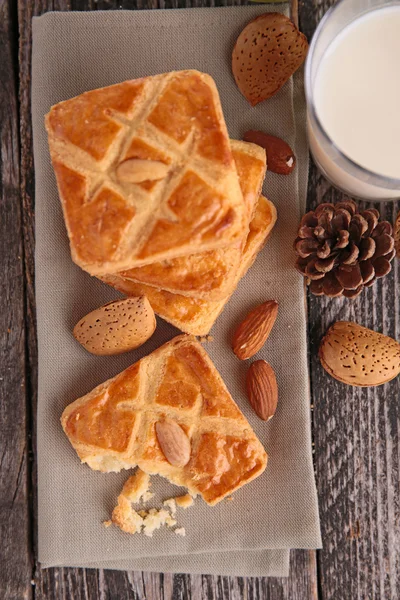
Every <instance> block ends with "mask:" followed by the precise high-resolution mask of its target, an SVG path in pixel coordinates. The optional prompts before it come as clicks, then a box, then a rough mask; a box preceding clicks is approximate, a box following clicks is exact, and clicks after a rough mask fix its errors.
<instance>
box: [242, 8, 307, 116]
mask: <svg viewBox="0 0 400 600" xmlns="http://www.w3.org/2000/svg"><path fill="white" fill-rule="evenodd" d="M307 50H308V42H307V39H306V37H305V36H304V35H303V34H302V33H300V31H299V30H298V29H297V27H296V26H295V25H294V23H293V22H292V21H291V20H290V19H288V18H287V17H285V16H284V15H282V14H281V13H266V14H263V15H261V16H259V17H257V18H256V19H253V20H252V21H250V23H248V24H247V25H246V27H245V28H244V29H243V31H242V32H241V34H240V35H239V37H238V39H237V41H236V44H235V47H234V49H233V54H232V71H233V76H234V78H235V81H236V83H237V86H238V88H239V89H240V91H241V92H242V94H243V96H244V97H245V98H246V99H247V100H248V101H249V102H250V104H251V105H252V106H255V105H256V104H258V103H259V102H262V101H263V100H267V98H271V96H273V95H274V94H276V92H277V91H278V90H279V89H280V88H281V87H282V86H283V84H284V83H286V81H287V80H288V79H289V77H290V76H291V75H293V73H294V72H295V71H297V69H298V68H299V67H300V66H301V65H302V64H303V62H304V59H305V57H306V54H307Z"/></svg>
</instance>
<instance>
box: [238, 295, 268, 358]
mask: <svg viewBox="0 0 400 600" xmlns="http://www.w3.org/2000/svg"><path fill="white" fill-rule="evenodd" d="M277 316H278V303H277V301H276V300H268V301H267V302H264V303H263V304H260V305H259V306H257V307H256V308H254V309H253V310H252V311H251V312H249V314H248V315H247V316H246V318H245V319H244V321H242V323H240V325H239V326H238V327H237V329H236V331H235V333H234V335H233V340H232V349H233V351H234V353H235V354H236V356H237V357H238V358H240V359H241V360H246V359H248V358H251V357H252V356H254V355H255V354H256V353H257V352H258V351H259V350H260V349H261V348H262V347H263V346H264V344H265V342H266V341H267V338H268V336H269V334H270V333H271V330H272V328H273V326H274V323H275V321H276V317H277Z"/></svg>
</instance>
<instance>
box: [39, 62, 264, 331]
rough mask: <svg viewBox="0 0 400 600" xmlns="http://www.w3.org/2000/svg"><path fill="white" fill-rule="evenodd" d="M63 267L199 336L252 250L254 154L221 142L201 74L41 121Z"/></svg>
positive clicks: (127, 89)
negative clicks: (67, 251) (59, 214)
mask: <svg viewBox="0 0 400 600" xmlns="http://www.w3.org/2000/svg"><path fill="white" fill-rule="evenodd" d="M46 127H47V131H48V135H49V145H50V153H51V158H52V162H53V166H54V170H55V173H56V178H57V184H58V189H59V194H60V197H61V202H62V207H63V212H64V218H65V222H66V226H67V230H68V235H69V239H70V246H71V254H72V258H73V260H74V261H75V262H76V264H78V265H79V266H80V267H82V268H83V269H85V270H86V271H87V272H89V273H90V274H92V275H95V276H97V277H99V278H100V279H102V280H103V281H105V282H107V283H108V284H110V285H112V286H114V287H115V288H117V289H118V290H120V291H122V292H123V293H125V294H127V295H135V296H137V295H146V296H147V297H148V299H149V301H150V303H151V305H152V306H153V309H154V311H155V312H156V313H158V314H159V315H160V316H161V317H163V318H164V319H165V320H167V321H169V322H170V323H172V324H174V325H176V326H177V327H178V328H179V329H181V330H182V331H185V332H188V333H192V334H195V335H204V334H206V333H208V332H209V330H210V328H211V327H212V325H213V323H214V321H215V319H216V318H217V316H218V315H219V313H220V312H221V311H222V309H223V307H224V305H225V304H226V302H227V300H228V299H229V297H230V295H231V294H232V293H233V291H234V289H235V287H236V285H237V283H238V281H239V279H240V278H241V277H242V276H243V275H244V273H245V272H246V271H247V269H248V268H249V266H250V265H251V264H252V262H253V261H254V259H255V258H256V256H257V253H258V252H259V251H260V249H261V248H262V246H263V243H264V242H265V240H266V238H267V236H268V234H269V232H270V231H271V229H272V227H273V225H274V223H275V220H276V211H275V208H274V206H273V205H272V204H271V202H269V201H268V200H267V199H265V198H263V197H260V191H261V186H262V182H263V179H264V174H265V169H266V157H265V151H264V150H263V149H262V148H260V147H259V146H256V145H254V144H249V143H245V142H236V141H230V140H229V137H228V133H227V129H226V125H225V121H224V117H223V113H222V109H221V104H220V100H219V96H218V92H217V89H216V86H215V83H214V81H213V80H212V78H211V77H210V76H209V75H206V74H203V73H199V72H197V71H180V72H172V73H167V74H163V75H157V76H154V77H146V78H143V79H138V80H133V81H126V82H123V83H120V84H117V85H114V86H110V87H107V88H102V89H98V90H93V91H91V92H86V93H84V94H82V95H80V96H77V97H76V98H73V99H71V100H67V101H65V102H61V103H59V104H57V105H55V106H53V107H52V109H51V111H50V113H49V114H48V115H47V117H46Z"/></svg>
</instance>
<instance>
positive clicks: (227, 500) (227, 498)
mask: <svg viewBox="0 0 400 600" xmlns="http://www.w3.org/2000/svg"><path fill="white" fill-rule="evenodd" d="M225 500H226V502H232V500H233V496H227V497H226V498H225Z"/></svg>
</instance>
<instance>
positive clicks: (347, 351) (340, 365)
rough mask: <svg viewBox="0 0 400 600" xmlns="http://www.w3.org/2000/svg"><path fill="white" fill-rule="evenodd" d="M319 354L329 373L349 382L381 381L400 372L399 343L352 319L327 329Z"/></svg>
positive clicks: (358, 384)
mask: <svg viewBox="0 0 400 600" xmlns="http://www.w3.org/2000/svg"><path fill="white" fill-rule="evenodd" d="M319 358H320V361H321V364H322V366H323V367H324V369H325V371H326V372H327V373H329V375H331V376H332V377H334V378H335V379H337V380H338V381H341V382H342V383H347V384H348V385H354V386H360V387H372V386H376V385H382V384H383V383H386V382H387V381H390V380H391V379H394V378H395V377H397V375H398V374H399V373H400V344H399V343H398V342H396V340H394V339H392V338H390V337H388V336H386V335H383V334H382V333H378V332H377V331H373V330H372V329H367V328H366V327H362V326H361V325H358V324H357V323H353V322H351V321H338V322H337V323H335V324H334V325H332V327H330V328H329V329H328V331H327V333H326V335H325V337H324V338H323V340H322V342H321V345H320V348H319Z"/></svg>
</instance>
